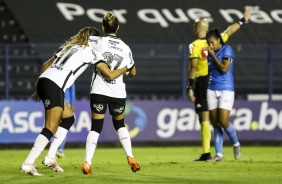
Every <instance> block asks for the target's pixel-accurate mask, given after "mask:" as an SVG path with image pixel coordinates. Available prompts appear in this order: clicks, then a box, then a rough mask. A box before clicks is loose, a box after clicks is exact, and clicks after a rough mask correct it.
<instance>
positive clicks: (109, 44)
mask: <svg viewBox="0 0 282 184" xmlns="http://www.w3.org/2000/svg"><path fill="white" fill-rule="evenodd" d="M118 44H119V42H117V41H113V40H109V42H108V46H109V48H111V49H116V50H118V51H120V52H122V51H123V49H122V48H119V47H117V45H118Z"/></svg>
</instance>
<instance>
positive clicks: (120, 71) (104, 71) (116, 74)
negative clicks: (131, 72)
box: [96, 62, 127, 80]
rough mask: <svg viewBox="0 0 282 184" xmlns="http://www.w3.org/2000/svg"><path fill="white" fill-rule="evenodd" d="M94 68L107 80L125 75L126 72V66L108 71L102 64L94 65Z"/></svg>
mask: <svg viewBox="0 0 282 184" xmlns="http://www.w3.org/2000/svg"><path fill="white" fill-rule="evenodd" d="M96 68H97V69H99V70H100V72H101V73H102V74H103V76H104V77H105V78H106V79H108V80H114V79H115V78H117V77H119V76H120V75H123V74H125V72H126V71H127V68H126V66H125V67H123V68H120V69H116V70H110V69H109V67H108V65H107V64H106V63H104V62H99V63H98V64H96Z"/></svg>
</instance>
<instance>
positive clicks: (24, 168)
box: [20, 163, 43, 176]
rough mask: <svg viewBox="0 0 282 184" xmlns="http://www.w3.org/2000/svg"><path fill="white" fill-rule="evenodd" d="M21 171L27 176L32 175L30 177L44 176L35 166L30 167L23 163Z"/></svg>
mask: <svg viewBox="0 0 282 184" xmlns="http://www.w3.org/2000/svg"><path fill="white" fill-rule="evenodd" d="M20 170H21V172H24V173H25V174H30V175H34V176H43V174H40V173H38V172H37V170H36V168H35V166H34V164H32V165H29V164H25V163H23V164H22V165H21V168H20Z"/></svg>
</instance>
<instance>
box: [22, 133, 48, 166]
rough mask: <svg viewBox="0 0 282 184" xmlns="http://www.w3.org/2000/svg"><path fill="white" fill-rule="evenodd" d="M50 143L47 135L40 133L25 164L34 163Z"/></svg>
mask: <svg viewBox="0 0 282 184" xmlns="http://www.w3.org/2000/svg"><path fill="white" fill-rule="evenodd" d="M48 143H49V140H48V139H47V137H45V136H44V135H42V134H39V135H38V136H37V138H36V139H35V141H34V144H33V147H32V148H31V150H30V152H29V154H28V156H27V158H26V159H25V161H24V163H25V164H34V162H35V160H36V159H37V158H38V157H39V155H40V154H41V152H42V151H43V150H44V148H45V147H46V146H47V144H48Z"/></svg>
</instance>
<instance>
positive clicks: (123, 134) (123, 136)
mask: <svg viewBox="0 0 282 184" xmlns="http://www.w3.org/2000/svg"><path fill="white" fill-rule="evenodd" d="M117 134H118V137H119V140H120V143H121V144H122V147H123V149H124V152H125V154H126V156H131V157H132V158H133V154H132V147H131V139H130V136H129V132H128V130H127V128H125V127H121V128H119V129H118V130H117Z"/></svg>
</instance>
